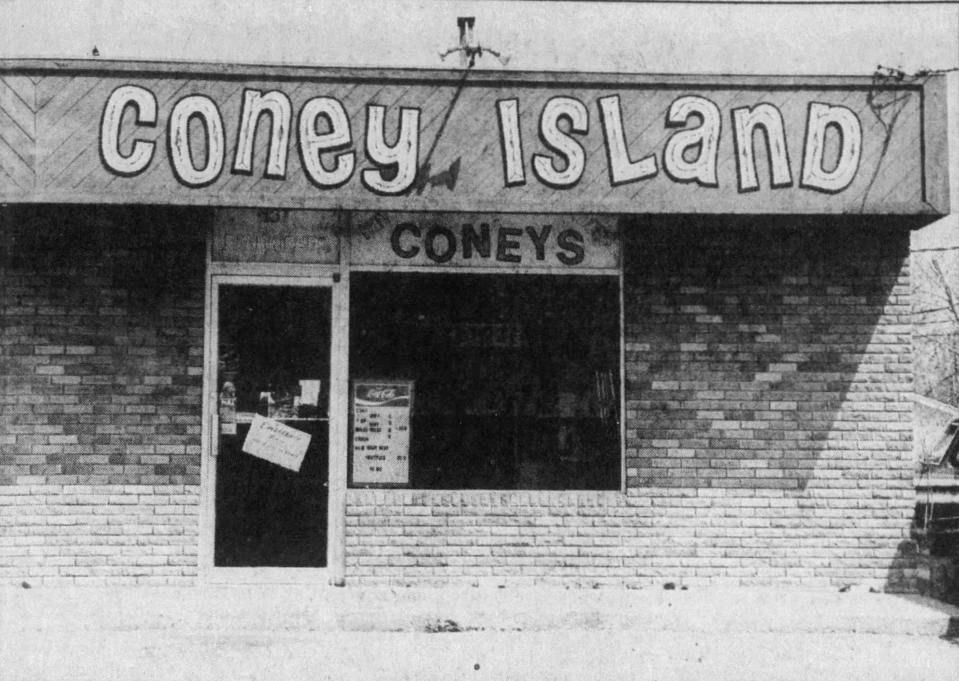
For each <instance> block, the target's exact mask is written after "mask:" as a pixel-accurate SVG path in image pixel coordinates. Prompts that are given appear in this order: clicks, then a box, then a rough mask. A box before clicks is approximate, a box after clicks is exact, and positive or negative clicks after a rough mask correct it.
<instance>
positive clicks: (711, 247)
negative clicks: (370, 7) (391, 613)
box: [0, 61, 949, 589]
mask: <svg viewBox="0 0 959 681" xmlns="http://www.w3.org/2000/svg"><path fill="white" fill-rule="evenodd" d="M945 139H946V97H945V80H944V78H942V77H940V76H928V77H925V78H922V79H890V80H883V79H878V80H877V79H869V78H826V77H815V78H812V77H811V78H771V77H763V78H758V77H695V78H694V77H683V76H674V77H662V76H656V77H652V76H624V75H616V76H610V75H584V74H574V75H562V76H561V75H557V74H547V73H502V72H499V73H490V72H483V71H465V72H457V71H442V72H440V71H436V72H433V71H366V70H358V69H340V70H318V69H305V68H304V69H294V68H271V69H268V68H265V67H258V68H239V67H230V68H227V67H223V66H211V65H202V64H197V65H192V66H185V65H182V64H178V65H175V66H174V65H168V64H162V63H155V64H142V63H141V64H131V63H121V62H103V61H96V62H69V63H64V62H50V61H35V62H6V63H4V64H2V66H0V200H2V201H3V202H5V206H4V208H3V209H2V212H0V220H2V224H0V234H2V238H3V241H2V243H3V251H2V259H0V263H2V269H0V310H2V321H3V324H2V328H0V352H2V355H0V377H2V381H3V390H2V394H0V453H2V457H0V527H2V533H0V575H2V576H3V579H4V580H5V581H20V580H26V581H30V582H47V581H49V582H75V583H87V582H90V583H102V582H108V583H125V582H136V583H180V582H183V583H194V582H197V581H200V580H226V581H231V580H238V581H245V580H256V579H269V580H278V581H292V580H301V579H306V580H315V581H317V582H320V583H326V582H332V583H335V584H343V583H347V584H366V583H381V582H389V583H398V584H405V583H434V582H449V581H456V582H464V583H488V582H495V583H506V584H511V583H513V584H518V583H528V582H555V581H559V582H564V583H576V584H596V583H627V584H638V585H644V584H658V583H662V582H665V581H673V582H678V583H683V584H725V583H735V584H775V585H783V586H786V585H816V586H826V585H836V584H848V583H863V584H869V585H875V586H882V587H886V588H904V589H908V588H911V586H912V581H911V580H912V577H913V570H914V568H915V567H916V566H915V555H914V551H913V550H912V549H911V548H910V545H909V542H908V539H909V527H910V521H911V517H912V513H913V507H914V503H915V492H914V474H915V460H914V457H913V454H912V449H911V442H912V425H911V402H910V400H909V393H910V391H911V388H912V373H911V372H912V368H911V338H910V309H909V271H908V270H909V267H908V264H909V235H910V230H911V229H914V228H916V227H918V226H921V225H923V224H925V223H928V222H930V221H932V220H934V219H936V218H937V217H940V216H942V215H944V214H946V213H948V212H949V196H948V177H947V172H946V168H947V159H946V143H945Z"/></svg>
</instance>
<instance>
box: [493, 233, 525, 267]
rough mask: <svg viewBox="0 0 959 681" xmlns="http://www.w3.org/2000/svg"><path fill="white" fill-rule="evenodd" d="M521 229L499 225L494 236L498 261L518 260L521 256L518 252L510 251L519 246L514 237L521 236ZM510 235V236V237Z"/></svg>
mask: <svg viewBox="0 0 959 681" xmlns="http://www.w3.org/2000/svg"><path fill="white" fill-rule="evenodd" d="M522 234H523V230H521V229H520V228H519V227H500V230H499V234H498V235H497V236H496V259H497V260H498V261H500V262H520V261H521V260H522V259H523V258H522V257H521V256H520V254H519V253H512V252H511V251H513V250H515V249H517V248H519V242H518V241H517V240H516V237H518V236H522ZM511 237H512V238H511Z"/></svg>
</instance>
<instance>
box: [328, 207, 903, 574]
mask: <svg viewBox="0 0 959 681" xmlns="http://www.w3.org/2000/svg"><path fill="white" fill-rule="evenodd" d="M697 222H700V223H702V219H699V220H693V219H690V220H688V221H684V220H683V219H673V220H669V221H665V220H660V221H652V220H650V221H647V222H644V223H643V224H635V225H630V226H629V228H628V231H629V233H630V234H631V235H632V238H631V239H630V241H629V243H628V245H627V249H626V277H625V280H626V283H625V294H626V295H625V300H626V309H625V317H626V329H625V338H626V348H625V350H626V359H627V363H626V374H627V385H626V390H627V404H626V415H627V426H626V428H627V430H626V457H627V458H626V467H627V480H626V483H627V494H625V495H623V494H619V493H614V492H588V493H584V492H497V493H484V492H433V493H430V492H409V491H375V492H374V491H366V490H351V491H350V493H349V497H348V517H347V556H348V557H347V572H348V575H349V576H351V577H353V578H354V579H358V580H360V581H390V582H403V581H408V580H427V581H446V580H451V579H454V580H471V581H478V580H494V581H495V580H506V579H509V580H514V581H515V580H533V581H538V580H550V579H564V580H573V581H581V582H586V583H592V582H606V581H611V580H612V581H626V582H636V583H640V584H646V583H657V582H665V581H676V582H684V583H691V584H693V583H696V584H701V583H720V582H722V583H725V582H734V583H752V584H754V583H773V584H806V585H820V586H822V585H835V584H843V583H850V582H855V583H869V584H872V585H876V586H884V587H887V588H909V587H910V586H911V584H910V581H909V580H910V577H911V575H912V570H913V568H914V567H915V555H914V547H913V545H912V544H911V543H910V542H909V541H908V529H909V521H910V517H911V513H912V505H913V501H914V491H913V486H912V485H913V469H914V466H913V461H912V457H911V449H910V447H911V421H910V408H911V405H910V403H909V402H908V401H907V399H908V392H909V391H910V389H911V385H912V376H911V373H910V332H909V324H908V321H909V317H908V315H909V305H908V299H909V291H908V242H909V239H908V231H907V230H906V229H903V228H902V226H898V227H897V226H896V225H895V224H892V225H890V224H889V222H890V221H888V220H875V219H874V220H860V221H857V222H858V224H853V221H850V220H847V221H841V220H828V221H827V220H825V219H817V220H816V221H808V222H803V221H794V222H792V224H788V225H786V226H783V223H784V222H786V221H784V220H783V219H781V218H775V219H773V218H771V219H768V220H766V221H765V222H764V221H762V220H758V219H750V220H746V219H735V220H733V219H728V220H719V219H715V218H713V219H710V221H709V224H710V228H709V229H703V228H699V227H697V226H696V223H697ZM687 223H688V224H687Z"/></svg>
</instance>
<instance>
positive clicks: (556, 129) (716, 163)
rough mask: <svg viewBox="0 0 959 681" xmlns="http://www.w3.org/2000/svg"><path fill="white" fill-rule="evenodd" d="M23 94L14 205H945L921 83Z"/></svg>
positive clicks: (41, 85)
mask: <svg viewBox="0 0 959 681" xmlns="http://www.w3.org/2000/svg"><path fill="white" fill-rule="evenodd" d="M11 82H14V83H17V85H16V87H20V88H26V89H30V88H31V87H32V88H33V89H34V90H35V91H34V92H33V93H28V94H32V95H33V99H32V101H36V102H37V110H36V111H35V112H34V114H33V115H34V120H33V129H34V131H35V133H36V134H35V136H34V139H32V140H27V139H26V138H24V137H25V136H23V135H19V136H18V135H17V131H16V130H13V129H10V130H7V128H6V127H5V128H3V129H0V134H2V135H3V136H4V141H6V142H7V143H8V144H9V143H10V142H11V140H12V141H16V142H17V143H18V144H19V145H21V146H24V145H26V146H27V147H29V145H30V144H31V143H32V145H33V146H32V148H25V149H24V150H23V153H21V154H20V155H19V156H20V159H21V160H22V162H23V164H24V165H25V166H30V167H29V168H19V167H17V168H13V169H12V170H8V171H7V173H6V175H7V176H8V178H9V179H8V181H6V182H0V193H2V194H0V198H4V197H6V198H15V197H16V196H21V197H24V196H26V198H27V199H28V200H29V199H30V198H34V199H36V200H43V199H46V200H67V199H68V198H72V199H73V200H77V201H105V202H128V201H137V202H157V203H184V204H210V205H236V206H273V207H290V208H300V207H302V208H345V209H392V210H451V211H463V210H472V211H484V210H486V211H489V210H504V211H527V210H528V211H538V212H543V211H546V212H586V213H602V212H608V213H657V212H753V213H756V212H769V213H777V212H800V213H802V212H805V213H850V212H855V213H863V212H900V213H936V212H937V211H939V212H941V211H942V210H944V205H945V204H943V203H942V199H943V196H944V187H945V180H944V177H945V172H944V169H940V168H939V166H938V164H937V156H936V154H937V153H938V152H936V151H935V150H936V149H937V148H938V146H937V142H941V140H940V139H939V137H941V135H942V133H943V131H944V122H943V121H944V119H943V120H940V118H942V116H941V114H942V110H943V105H942V104H941V103H940V102H939V99H938V97H937V96H933V94H931V93H932V92H933V90H932V89H931V88H930V87H928V86H926V85H924V84H916V83H912V84H900V85H896V84H891V85H890V84H876V83H872V82H870V81H866V80H864V79H863V80H858V81H854V82H853V81H851V82H850V83H849V84H848V85H843V84H837V83H835V82H833V81H828V82H818V83H817V82H811V83H809V84H804V83H797V82H795V81H789V82H774V81H770V82H758V83H757V82H756V81H755V80H752V81H750V82H749V83H747V84H745V85H738V84H736V83H735V82H733V81H731V80H729V79H712V80H710V79H703V81H702V82H699V83H688V84H685V83H684V84H671V83H656V82H652V81H651V80H650V79H645V80H637V79H634V80H630V79H629V78H624V77H617V79H616V82H604V81H603V80H601V79H599V80H597V78H592V77H591V78H586V77H580V78H576V77H569V78H567V79H566V80H561V79H558V78H556V77H555V76H553V77H547V76H545V75H543V74H539V75H532V76H528V77H523V76H512V77H509V78H508V79H506V78H502V77H501V78H500V79H494V78H493V76H492V75H491V74H471V77H470V78H467V79H464V77H463V76H462V75H461V74H455V73H454V74H448V75H446V76H443V75H439V74H436V73H432V74H427V75H426V76H423V77H422V78H420V79H413V78H412V77H411V76H410V75H409V74H404V75H403V76H402V78H401V77H400V76H396V77H389V76H383V75H378V76H377V77H372V76H369V75H366V74H365V72H363V73H362V74H359V73H357V74H354V72H350V71H340V72H335V74H334V75H323V74H319V73H317V72H313V71H304V72H303V74H302V76H301V77H299V78H297V77H295V76H292V75H289V74H287V75H286V76H284V77H283V78H282V79H276V80H269V79H262V78H254V77H247V76H242V77H240V76H230V77H217V76H215V75H203V74H193V75H191V74H175V75H170V74H164V75H163V76H162V77H150V76H149V74H144V73H140V72H135V73H134V72H131V73H129V74H124V73H115V72H111V73H108V74H96V73H88V72H85V71H77V72H74V73H62V72H56V71H54V72H51V73H50V74H48V75H47V76H45V77H41V78H39V79H35V80H33V81H31V80H30V79H23V80H20V81H17V80H15V79H10V78H5V79H0V89H2V88H3V87H13V86H11V85H10V83H11ZM2 94H3V93H2V92H0V95H2ZM18 94H21V95H22V94H24V93H18ZM8 101H13V99H12V98H11V97H6V98H4V97H2V96H0V106H4V103H5V102H8ZM13 113H14V114H19V115H25V114H24V113H23V112H17V111H15V112H13ZM8 114H9V112H8ZM20 138H24V139H20ZM28 171H29V172H28ZM4 179H7V178H4V177H3V176H0V181H2V180H4Z"/></svg>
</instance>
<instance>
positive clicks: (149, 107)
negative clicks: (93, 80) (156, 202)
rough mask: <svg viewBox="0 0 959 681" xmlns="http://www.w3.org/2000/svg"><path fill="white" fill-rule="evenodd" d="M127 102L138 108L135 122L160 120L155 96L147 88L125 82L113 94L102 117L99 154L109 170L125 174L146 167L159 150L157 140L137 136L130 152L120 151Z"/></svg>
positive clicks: (144, 122)
mask: <svg viewBox="0 0 959 681" xmlns="http://www.w3.org/2000/svg"><path fill="white" fill-rule="evenodd" d="M128 106H132V107H134V108H135V109H136V112H137V113H136V118H135V119H134V122H135V123H136V125H138V126H145V127H150V128H152V127H154V126H155V125H156V122H157V100H156V96H154V94H153V93H152V92H150V91H149V90H147V89H146V88H142V87H137V86H136V85H123V86H121V87H118V88H117V89H116V90H114V91H113V93H112V94H111V95H110V99H108V100H107V103H106V106H104V107H103V118H102V120H101V121H100V156H101V158H102V159H103V163H104V165H105V166H106V167H107V168H108V169H109V170H110V171H112V172H114V173H116V174H117V175H122V176H124V177H132V176H133V175H137V174H139V173H142V172H143V171H144V170H146V169H147V166H149V165H150V161H152V160H153V152H154V151H155V150H156V143H155V142H147V141H145V140H136V141H134V142H133V147H132V148H131V149H130V153H129V154H127V155H126V156H124V155H123V154H122V153H121V152H120V123H121V121H122V119H123V112H124V111H126V108H127V107H128Z"/></svg>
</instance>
